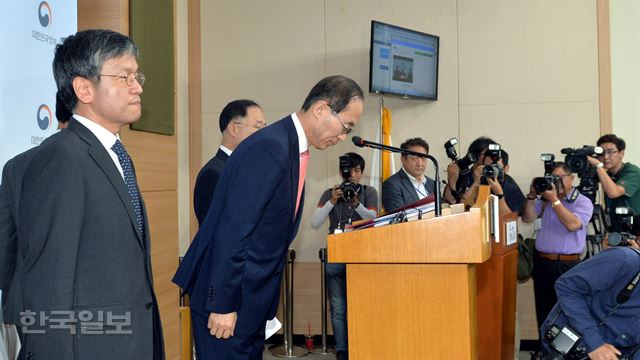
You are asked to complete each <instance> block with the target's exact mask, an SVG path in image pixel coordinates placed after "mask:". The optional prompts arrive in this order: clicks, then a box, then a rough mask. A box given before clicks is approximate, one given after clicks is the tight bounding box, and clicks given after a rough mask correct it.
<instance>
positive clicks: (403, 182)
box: [382, 169, 435, 212]
mask: <svg viewBox="0 0 640 360" xmlns="http://www.w3.org/2000/svg"><path fill="white" fill-rule="evenodd" d="M425 179H426V181H425V183H424V187H425V189H427V191H428V192H429V194H432V193H433V191H434V190H433V189H434V188H435V182H434V181H433V179H431V178H429V177H426V176H425ZM418 200H420V198H418V194H417V193H416V188H415V187H414V186H413V184H412V183H411V180H409V177H408V176H407V174H406V173H405V172H404V170H403V169H400V171H398V172H397V173H395V174H393V175H391V176H390V177H389V178H388V179H387V180H385V181H384V183H382V206H384V210H385V211H387V212H388V211H393V210H396V209H399V208H401V207H403V206H405V205H407V204H411V203H414V202H416V201H418Z"/></svg>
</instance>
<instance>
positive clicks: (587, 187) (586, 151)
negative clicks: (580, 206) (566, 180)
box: [560, 145, 602, 204]
mask: <svg viewBox="0 0 640 360" xmlns="http://www.w3.org/2000/svg"><path fill="white" fill-rule="evenodd" d="M560 152H561V153H563V154H565V155H566V156H565V158H564V162H565V163H566V164H567V167H568V168H569V170H570V171H571V172H573V173H576V174H578V177H579V178H580V184H579V185H578V190H579V191H580V193H581V194H582V195H584V196H586V197H587V198H589V200H591V202H592V203H594V204H595V203H596V193H597V191H598V174H597V173H596V168H594V167H592V166H589V161H588V160H587V156H594V155H600V154H602V148H601V147H599V146H588V145H584V146H583V147H582V148H579V149H573V148H564V149H562V150H560Z"/></svg>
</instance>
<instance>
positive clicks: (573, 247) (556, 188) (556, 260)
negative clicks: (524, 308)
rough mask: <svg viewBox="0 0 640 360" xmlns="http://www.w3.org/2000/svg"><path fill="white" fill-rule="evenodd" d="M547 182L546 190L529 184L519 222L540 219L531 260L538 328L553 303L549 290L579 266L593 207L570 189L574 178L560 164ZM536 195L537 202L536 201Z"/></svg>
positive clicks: (532, 183)
mask: <svg viewBox="0 0 640 360" xmlns="http://www.w3.org/2000/svg"><path fill="white" fill-rule="evenodd" d="M551 169H552V172H551V175H552V177H553V180H550V181H549V183H548V184H547V186H546V188H538V189H536V187H539V186H534V183H536V181H535V179H534V181H531V186H530V189H529V194H528V195H527V201H526V202H525V205H524V209H523V211H522V221H524V222H525V223H531V222H533V221H535V220H536V218H538V217H540V218H541V219H542V223H541V227H540V230H539V232H538V236H537V239H536V256H535V257H534V260H533V274H532V275H533V289H534V296H535V303H536V318H537V320H538V325H539V326H540V325H542V322H543V321H544V319H545V318H546V317H547V315H548V314H549V311H551V309H552V308H553V305H554V304H555V303H556V301H557V298H556V293H555V290H554V288H553V286H554V284H555V282H556V280H557V279H558V278H559V277H560V275H562V274H563V273H565V272H567V271H568V270H569V269H571V268H572V267H574V266H575V265H577V264H578V263H579V262H580V254H582V252H583V251H584V249H585V246H586V239H587V225H588V224H589V220H590V219H591V214H592V213H593V204H592V203H591V201H590V200H589V199H588V198H587V197H586V196H584V195H582V194H580V192H579V191H578V189H576V188H574V187H573V180H574V176H573V175H572V174H571V171H570V170H569V168H568V167H567V165H565V163H563V162H555V163H553V164H552V165H551ZM537 195H540V197H541V199H537Z"/></svg>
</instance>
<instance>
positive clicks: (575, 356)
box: [544, 324, 588, 360]
mask: <svg viewBox="0 0 640 360" xmlns="http://www.w3.org/2000/svg"><path fill="white" fill-rule="evenodd" d="M581 339H582V337H581V336H580V334H578V333H577V332H576V331H574V330H573V329H571V328H570V327H568V326H563V327H562V328H560V327H558V326H557V325H555V324H554V325H551V326H550V327H549V328H548V329H547V331H545V333H544V341H545V342H546V343H547V344H549V345H550V346H551V348H552V349H553V351H556V352H557V353H559V354H557V355H559V356H553V357H551V356H552V355H554V354H553V353H552V354H549V356H548V357H547V358H549V357H551V358H552V359H570V360H582V359H588V355H587V351H586V349H585V348H584V346H581V341H580V340H581Z"/></svg>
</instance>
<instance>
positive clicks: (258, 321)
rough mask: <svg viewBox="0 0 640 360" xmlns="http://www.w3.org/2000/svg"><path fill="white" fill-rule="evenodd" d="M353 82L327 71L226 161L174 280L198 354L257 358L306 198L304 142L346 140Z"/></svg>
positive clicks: (353, 108)
mask: <svg viewBox="0 0 640 360" xmlns="http://www.w3.org/2000/svg"><path fill="white" fill-rule="evenodd" d="M363 98H364V95H363V92H362V89H361V88H360V86H358V85H357V84H356V83H355V82H354V81H353V80H351V79H349V78H346V77H344V76H340V75H336V76H329V77H327V78H324V79H322V80H321V81H320V82H318V83H317V84H316V85H315V86H314V87H313V88H312V89H311V91H310V92H309V94H308V95H307V98H306V100H305V101H304V103H303V105H302V108H301V109H300V110H298V111H296V112H294V113H292V114H291V115H288V116H286V117H285V118H283V119H282V120H280V121H278V122H276V123H274V124H273V125H270V126H268V127H267V128H265V129H262V130H260V131H258V132H256V133H255V134H253V135H252V136H250V137H248V138H247V139H246V140H244V141H243V142H242V143H241V144H240V145H239V146H238V147H237V148H236V150H235V151H234V152H233V155H232V156H231V157H230V158H229V160H228V161H227V164H226V165H225V167H224V170H223V172H222V175H221V176H220V179H219V180H218V184H217V185H216V191H215V193H214V195H213V201H212V203H211V208H210V209H209V213H208V214H207V216H206V217H205V219H204V222H203V223H202V226H201V227H200V229H199V230H198V233H197V234H196V236H195V238H194V239H193V241H192V242H191V245H190V247H189V250H188V251H187V253H186V255H185V256H184V259H183V261H182V263H181V264H180V267H179V268H178V271H177V272H176V275H175V276H174V278H173V281H174V282H175V283H176V284H178V285H179V286H180V287H181V288H182V289H183V290H184V291H185V292H186V293H187V294H189V295H190V306H191V316H192V323H193V334H194V340H195V345H196V352H197V354H198V357H199V358H202V359H227V360H234V359H262V352H263V351H264V341H265V324H266V322H267V320H270V319H273V318H274V317H275V314H276V310H277V309H278V302H279V295H280V285H281V280H282V270H283V267H284V263H285V259H286V256H287V250H288V248H289V245H290V244H291V242H292V241H293V239H294V238H295V236H296V233H297V232H298V226H299V225H300V218H301V215H302V208H303V204H304V180H305V177H306V174H307V170H306V169H307V164H308V163H309V161H310V155H309V146H310V145H311V146H313V147H315V148H316V149H318V150H324V149H326V148H328V147H330V146H332V145H335V144H337V143H338V142H340V141H344V140H345V139H346V134H347V133H349V132H350V131H351V129H352V128H353V127H354V126H356V125H357V124H358V122H359V121H360V117H361V116H362V111H363Z"/></svg>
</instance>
